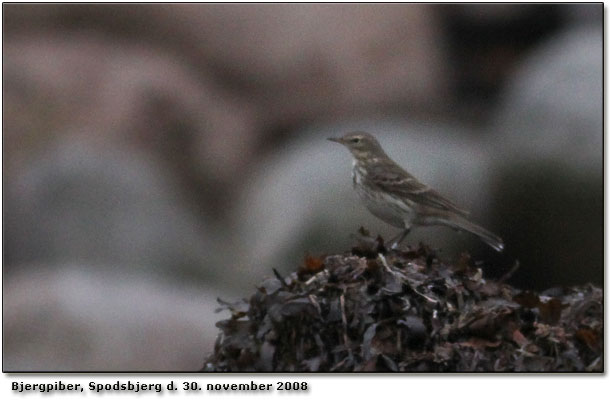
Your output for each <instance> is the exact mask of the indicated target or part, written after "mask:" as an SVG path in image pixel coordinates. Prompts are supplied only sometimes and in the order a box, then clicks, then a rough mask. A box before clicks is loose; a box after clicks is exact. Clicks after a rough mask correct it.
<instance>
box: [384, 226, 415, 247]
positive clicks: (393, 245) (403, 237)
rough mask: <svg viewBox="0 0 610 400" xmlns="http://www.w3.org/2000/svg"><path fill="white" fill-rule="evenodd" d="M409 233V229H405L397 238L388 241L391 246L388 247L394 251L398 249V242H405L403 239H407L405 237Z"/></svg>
mask: <svg viewBox="0 0 610 400" xmlns="http://www.w3.org/2000/svg"><path fill="white" fill-rule="evenodd" d="M409 232H411V228H410V227H409V228H406V229H405V230H403V231H402V232H401V233H400V234H398V236H396V237H395V238H393V239H392V240H390V242H389V243H392V245H391V246H390V248H391V249H392V250H394V249H396V248H397V247H398V245H399V244H400V242H402V241H403V240H405V238H406V237H407V235H408V234H409Z"/></svg>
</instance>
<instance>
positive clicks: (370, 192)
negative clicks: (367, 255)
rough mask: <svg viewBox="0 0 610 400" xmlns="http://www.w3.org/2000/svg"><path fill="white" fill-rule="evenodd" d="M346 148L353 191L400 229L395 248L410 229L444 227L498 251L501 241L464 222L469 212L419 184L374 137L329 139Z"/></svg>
mask: <svg viewBox="0 0 610 400" xmlns="http://www.w3.org/2000/svg"><path fill="white" fill-rule="evenodd" d="M328 140H331V141H333V142H337V143H340V144H342V145H344V146H345V147H347V148H348V149H349V151H350V152H351V153H352V156H353V157H354V164H353V170H352V178H353V182H354V188H355V189H356V192H358V195H359V196H360V198H361V199H362V200H363V202H364V204H365V206H366V207H367V208H368V209H369V211H370V212H371V213H373V215H375V216H376V217H378V218H380V219H381V220H383V221H385V222H387V223H389V224H390V225H393V226H396V227H398V228H401V229H403V232H402V233H401V234H400V235H399V237H397V238H396V240H395V241H394V245H393V247H396V246H397V245H398V244H399V243H400V242H401V241H402V240H403V239H404V238H405V237H406V236H407V234H408V233H409V231H410V230H411V228H412V227H413V226H425V225H445V226H448V227H451V228H454V229H459V230H464V231H467V232H470V233H472V234H474V235H476V236H478V237H479V238H481V240H483V241H484V242H485V243H487V244H488V245H490V246H491V247H493V248H494V249H495V250H497V251H502V250H503V249H504V243H503V242H502V239H501V238H500V237H498V236H496V235H494V234H493V233H491V232H489V231H488V230H486V229H484V228H483V227H481V226H479V225H476V224H475V223H473V222H471V221H469V220H468V219H467V216H468V212H466V211H464V210H463V209H461V208H458V207H457V206H456V205H455V204H453V202H451V201H450V200H448V199H446V198H444V197H443V196H441V195H440V194H439V193H437V192H436V191H434V190H432V189H431V188H429V187H428V186H426V185H424V184H423V183H421V182H419V181H418V180H417V179H415V178H414V177H413V176H412V175H411V174H409V173H408V172H407V171H405V170H404V169H402V168H401V167H400V166H399V165H398V164H396V163H395V162H394V161H393V160H392V159H391V158H390V157H388V155H387V154H386V153H385V151H383V148H382V147H381V145H380V144H379V142H378V141H377V139H375V137H374V136H373V135H371V134H369V133H366V132H351V133H348V134H346V135H344V136H342V137H340V138H329V139H328Z"/></svg>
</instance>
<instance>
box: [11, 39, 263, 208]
mask: <svg viewBox="0 0 610 400" xmlns="http://www.w3.org/2000/svg"><path fill="white" fill-rule="evenodd" d="M4 60H5V62H4V75H3V83H4V96H5V108H4V132H5V146H6V150H7V152H6V154H7V159H6V161H5V166H6V167H7V168H8V171H7V173H8V174H11V173H13V171H16V170H19V169H20V168H22V167H23V166H24V164H26V165H27V164H28V163H30V162H31V158H33V157H36V156H37V154H38V152H40V151H44V149H45V148H46V147H48V146H49V145H50V144H51V143H53V141H54V140H57V139H58V138H61V137H63V136H64V134H65V133H67V132H74V131H79V132H85V133H84V135H86V136H88V139H89V140H94V141H96V142H99V143H105V144H107V143H112V144H114V145H115V146H117V147H125V146H128V147H129V148H133V149H136V150H144V151H146V152H148V153H150V154H151V155H154V156H156V157H158V158H159V160H160V161H161V162H163V163H165V164H166V165H167V166H168V167H169V168H171V169H172V170H173V171H174V172H175V175H176V176H177V177H180V178H181V179H182V180H183V186H184V187H185V188H186V189H187V191H190V192H191V193H193V194H194V195H196V196H198V200H199V202H203V203H204V204H205V202H206V201H207V202H210V203H214V202H215V201H217V198H219V197H222V195H223V187H221V186H219V185H220V184H221V183H225V185H226V184H227V180H229V179H230V178H229V177H231V176H234V175H235V174H236V172H237V171H240V170H241V169H242V168H244V165H245V164H246V163H247V161H248V160H249V159H250V157H251V151H252V149H253V145H252V143H251V142H250V141H249V140H250V139H252V138H253V137H254V136H253V134H252V131H253V130H255V129H256V124H255V123H254V122H253V121H252V116H251V113H250V112H249V111H248V110H249V107H248V105H247V104H245V103H243V102H241V101H239V99H236V98H234V97H231V96H229V95H228V94H227V93H226V92H225V91H224V90H222V89H221V88H220V87H219V86H218V85H217V84H216V83H214V82H213V81H212V80H210V79H209V77H207V76H206V74H205V73H202V72H201V71H197V70H195V69H193V68H192V66H189V65H185V64H183V63H181V62H180V58H178V57H176V56H175V55H173V54H171V53H169V52H167V51H162V50H159V49H158V48H155V47H153V46H151V45H149V44H147V43H145V42H137V43H136V42H129V41H126V40H123V41H118V42H117V41H116V40H115V39H113V38H111V37H106V36H104V35H102V34H100V33H92V32H87V33H83V32H79V33H74V34H68V33H65V32H59V33H55V34H35V33H30V32H28V34H27V35H22V36H17V37H14V38H12V39H10V40H6V41H5V43H4ZM210 187H214V188H215V189H216V190H215V191H216V192H217V193H216V195H215V196H209V195H208V193H209V192H210V190H209V188H210ZM204 189H207V190H204ZM204 209H205V208H204Z"/></svg>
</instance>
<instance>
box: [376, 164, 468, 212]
mask: <svg viewBox="0 0 610 400" xmlns="http://www.w3.org/2000/svg"><path fill="white" fill-rule="evenodd" d="M367 178H368V179H370V180H369V182H370V183H372V184H374V185H375V186H377V187H378V188H380V189H381V190H384V191H386V192H389V193H394V194H396V195H397V196H399V197H402V198H406V199H409V200H411V201H413V202H414V203H416V204H420V205H422V206H426V207H432V208H437V209H441V210H448V211H453V212H456V213H458V214H461V215H464V216H465V215H468V211H466V210H463V209H461V208H459V207H458V206H456V205H455V204H454V203H453V202H452V201H450V200H448V199H446V198H444V197H443V196H441V195H440V194H439V193H438V192H436V191H435V190H433V189H431V188H429V187H428V186H426V185H424V184H423V183H421V182H419V181H418V180H417V179H415V178H414V177H413V176H412V175H411V174H409V173H408V172H407V171H405V170H403V169H402V168H400V166H398V165H397V164H381V165H377V166H373V167H372V168H369V176H368V177H367Z"/></svg>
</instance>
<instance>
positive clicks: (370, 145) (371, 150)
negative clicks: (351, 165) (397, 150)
mask: <svg viewBox="0 0 610 400" xmlns="http://www.w3.org/2000/svg"><path fill="white" fill-rule="evenodd" d="M328 140H330V141H331V142H336V143H341V144H342V145H344V146H345V147H347V148H348V149H349V151H350V152H351V153H352V155H353V156H354V157H355V158H356V159H357V160H366V159H371V158H374V157H383V156H385V155H386V154H385V152H384V151H383V149H382V148H381V145H380V144H379V142H378V141H377V139H375V137H374V136H373V135H371V134H370V133H366V132H350V133H347V134H345V135H343V136H341V137H339V138H328Z"/></svg>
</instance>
